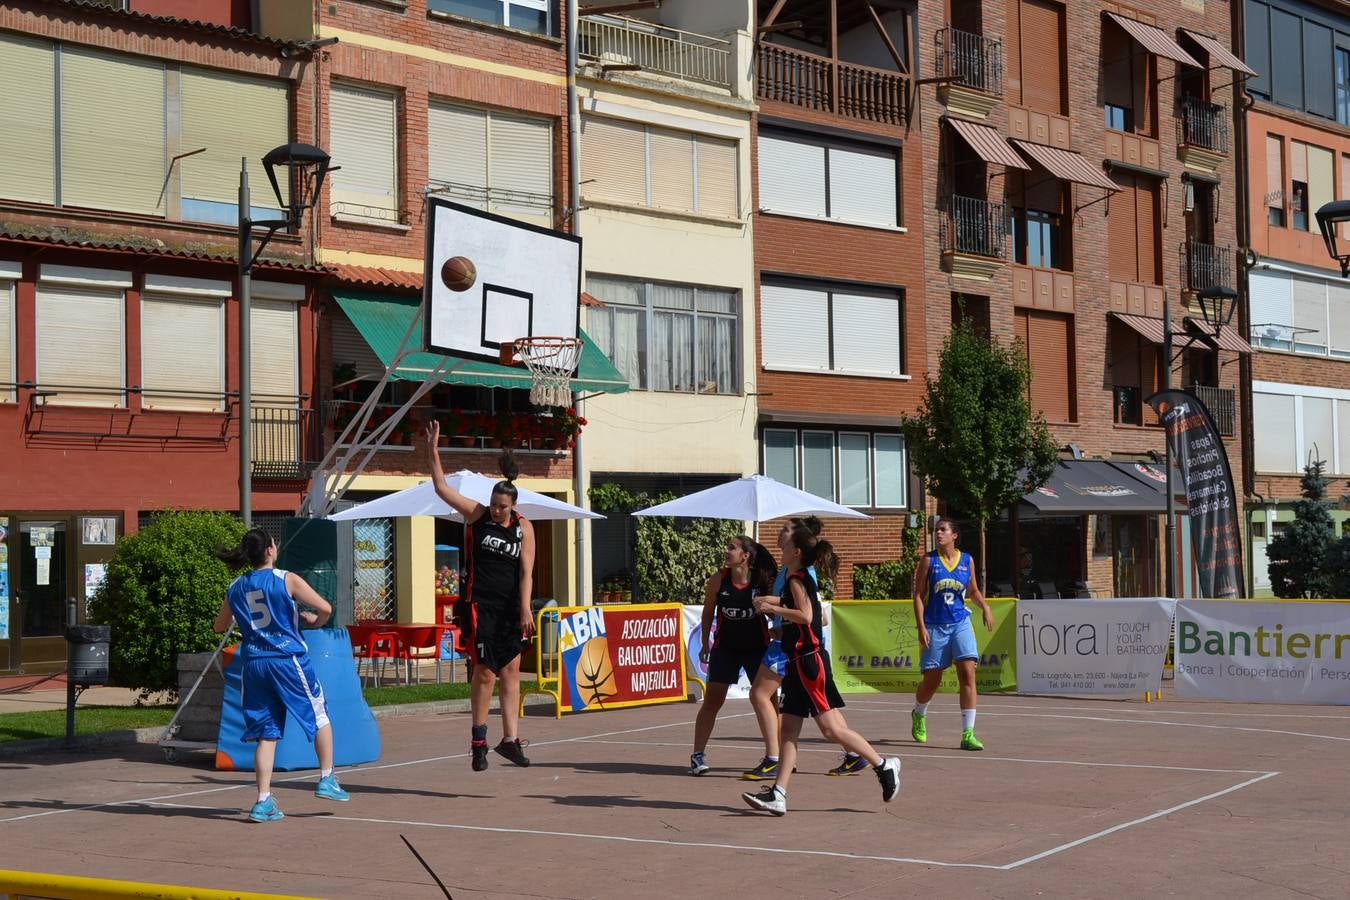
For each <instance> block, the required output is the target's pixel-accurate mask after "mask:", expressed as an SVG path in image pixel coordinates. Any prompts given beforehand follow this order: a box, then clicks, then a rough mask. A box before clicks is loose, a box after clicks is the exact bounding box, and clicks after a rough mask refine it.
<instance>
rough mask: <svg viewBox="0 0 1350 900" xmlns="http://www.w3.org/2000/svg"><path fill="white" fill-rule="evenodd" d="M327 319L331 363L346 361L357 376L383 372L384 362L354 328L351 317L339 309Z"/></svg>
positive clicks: (339, 363) (336, 363) (337, 363)
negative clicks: (329, 331) (329, 329)
mask: <svg viewBox="0 0 1350 900" xmlns="http://www.w3.org/2000/svg"><path fill="white" fill-rule="evenodd" d="M329 321H330V322H332V327H333V330H332V334H331V339H332V343H333V365H341V364H343V363H346V364H347V365H350V366H351V367H352V368H354V369H356V375H357V377H364V376H367V375H380V374H381V373H383V372H384V369H385V366H384V363H382V362H380V358H379V357H378V356H376V355H375V351H374V350H372V349H370V344H368V343H366V339H365V338H363V337H362V336H361V332H359V331H357V330H356V326H355V325H353V324H352V321H351V319H348V318H347V316H346V315H344V314H343V313H342V312H341V311H339V312H338V313H337V314H336V315H334V316H333V317H332V318H331V319H330V320H329Z"/></svg>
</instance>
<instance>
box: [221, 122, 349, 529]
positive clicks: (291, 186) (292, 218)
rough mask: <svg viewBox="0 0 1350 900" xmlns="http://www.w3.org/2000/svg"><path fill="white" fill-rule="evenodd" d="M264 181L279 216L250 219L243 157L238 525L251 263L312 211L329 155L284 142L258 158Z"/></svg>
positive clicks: (249, 457) (247, 489)
mask: <svg viewBox="0 0 1350 900" xmlns="http://www.w3.org/2000/svg"><path fill="white" fill-rule="evenodd" d="M262 161H263V168H264V169H265V170H266V172H267V180H268V181H270V182H271V183H272V193H273V194H275V195H276V200H277V207H278V208H279V209H281V210H283V211H284V212H285V214H286V218H284V219H257V220H255V219H253V218H252V207H251V206H250V204H249V191H248V158H247V157H245V158H244V159H243V162H242V164H241V166H240V169H239V516H240V518H242V519H243V520H244V524H245V525H247V526H252V524H253V423H252V417H253V398H252V396H251V395H252V391H253V385H252V377H251V372H250V368H251V366H252V358H251V356H250V352H249V317H250V315H251V314H252V300H253V297H252V291H253V283H252V275H251V273H252V271H253V264H254V263H255V262H257V261H258V257H259V256H261V255H262V252H263V248H264V247H266V246H267V242H268V241H270V240H271V239H272V235H274V234H276V233H277V232H278V231H280V230H281V229H283V228H294V227H296V226H297V225H299V224H300V218H301V216H303V215H304V212H305V210H307V209H312V208H313V206H314V204H315V202H317V200H318V197H319V191H320V190H321V189H322V188H323V180H324V177H325V176H327V174H328V164H329V161H330V160H329V156H328V154H327V153H324V152H323V151H322V150H320V149H319V148H318V147H315V146H312V145H310V144H284V145H282V146H280V147H276V148H274V149H272V150H270V151H268V153H267V155H266V156H264V157H263V160H262ZM278 168H280V169H282V170H283V174H282V177H283V178H284V179H285V184H286V192H287V194H288V195H289V197H290V202H289V203H288V202H286V200H284V199H282V196H281V185H280V184H279V183H278V181H277V171H276V170H277V169H278ZM255 228H258V229H265V233H264V234H263V238H262V242H261V243H260V244H258V249H257V250H256V251H255V250H254V249H253V229H255Z"/></svg>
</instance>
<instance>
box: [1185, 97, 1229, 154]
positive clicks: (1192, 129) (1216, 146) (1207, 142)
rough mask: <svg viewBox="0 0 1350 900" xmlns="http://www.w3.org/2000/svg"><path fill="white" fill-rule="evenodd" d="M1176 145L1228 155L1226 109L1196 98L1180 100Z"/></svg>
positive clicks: (1220, 105) (1221, 105)
mask: <svg viewBox="0 0 1350 900" xmlns="http://www.w3.org/2000/svg"><path fill="white" fill-rule="evenodd" d="M1177 143H1178V144H1182V145H1185V146H1190V147H1201V148H1203V149H1205V150H1212V151H1213V152H1215V153H1222V154H1223V155H1225V156H1227V155H1228V107H1226V106H1224V105H1223V104H1222V103H1209V102H1206V101H1204V100H1201V99H1199V98H1198V97H1182V98H1181V118H1180V119H1178V120H1177Z"/></svg>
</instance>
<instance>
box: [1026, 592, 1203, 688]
mask: <svg viewBox="0 0 1350 900" xmlns="http://www.w3.org/2000/svg"><path fill="white" fill-rule="evenodd" d="M1175 608H1176V601H1175V600H1168V599H1165V598H1162V597H1154V598H1147V599H1143V598H1141V599H1128V600H1087V601H1084V600H1021V601H1019V602H1018V603H1017V628H1016V637H1017V690H1018V692H1019V693H1024V694H1139V693H1143V692H1145V691H1156V690H1160V689H1161V688H1162V673H1163V663H1164V662H1165V661H1166V659H1167V645H1168V642H1169V641H1170V640H1171V637H1172V613H1173V611H1174V610H1175Z"/></svg>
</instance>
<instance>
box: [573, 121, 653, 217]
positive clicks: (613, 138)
mask: <svg viewBox="0 0 1350 900" xmlns="http://www.w3.org/2000/svg"><path fill="white" fill-rule="evenodd" d="M581 180H582V181H583V182H585V183H584V184H583V185H582V190H584V191H585V192H586V194H587V195H588V196H590V197H594V198H596V199H599V200H610V201H613V202H615V203H631V204H634V205H638V206H645V205H646V203H647V129H646V128H644V127H643V126H641V125H637V124H634V123H632V122H620V121H618V120H617V119H597V118H592V117H586V118H583V119H582V120H581Z"/></svg>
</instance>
